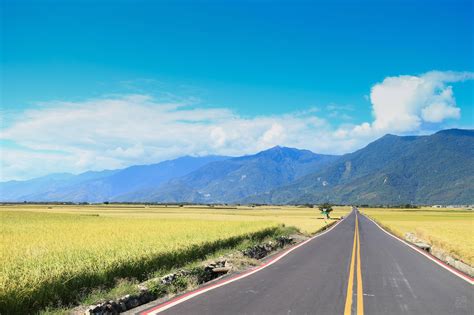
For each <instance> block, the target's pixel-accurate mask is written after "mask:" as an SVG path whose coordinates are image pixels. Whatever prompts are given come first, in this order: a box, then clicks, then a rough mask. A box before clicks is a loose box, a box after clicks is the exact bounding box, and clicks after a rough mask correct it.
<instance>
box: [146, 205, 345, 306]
mask: <svg viewBox="0 0 474 315" xmlns="http://www.w3.org/2000/svg"><path fill="white" fill-rule="evenodd" d="M350 214H351V213H349V214H348V215H346V216H345V217H344V218H343V219H342V220H339V221H338V222H337V223H336V224H334V225H332V226H331V227H330V228H328V229H327V230H325V231H323V232H321V233H318V234H316V235H315V236H313V237H311V238H309V239H307V240H306V241H303V242H301V243H299V244H298V245H295V246H293V247H291V248H290V249H288V250H287V251H286V252H283V253H282V254H280V256H277V257H276V258H275V259H273V260H271V261H269V262H267V263H265V264H264V265H262V266H260V267H257V268H256V269H254V270H252V271H250V272H247V273H244V274H242V275H240V276H236V277H235V278H231V279H228V280H224V281H222V282H220V283H217V284H215V285H213V286H210V287H208V288H203V289H201V290H199V289H198V290H199V291H196V292H194V293H191V294H189V295H188V296H185V297H183V298H181V299H179V298H178V300H176V301H175V302H171V303H169V304H167V305H164V306H163V307H161V308H159V309H157V310H153V311H149V312H146V311H144V312H140V314H147V315H155V314H158V313H161V312H163V311H165V310H167V309H169V308H171V307H173V306H176V305H178V304H180V303H183V302H185V301H187V300H190V299H192V298H194V297H196V296H198V295H201V294H203V293H206V292H208V291H211V290H213V289H216V288H219V287H222V286H224V285H226V284H229V283H232V282H234V281H237V280H241V279H243V278H246V277H248V276H250V275H253V274H254V273H256V272H258V271H260V270H263V269H265V268H267V267H268V266H271V265H273V264H274V263H276V262H277V261H279V260H280V259H282V258H283V257H285V256H286V255H288V254H289V253H291V252H292V251H294V250H295V249H297V248H299V247H301V246H303V245H305V244H307V243H308V242H310V241H312V240H314V239H316V238H318V237H320V236H323V235H324V234H326V233H328V232H330V231H332V230H333V229H334V228H335V227H336V226H338V225H339V223H341V222H342V221H344V220H345V219H346V218H347V217H348V216H349V215H350Z"/></svg>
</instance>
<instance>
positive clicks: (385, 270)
mask: <svg viewBox="0 0 474 315" xmlns="http://www.w3.org/2000/svg"><path fill="white" fill-rule="evenodd" d="M473 294H474V290H473V286H472V285H471V284H469V283H468V282H466V281H465V280H463V279H461V278H459V277H458V276H456V275H454V274H452V273H451V272H449V271H447V270H445V269H444V268H442V267H440V266H439V265H437V264H435V263H434V262H432V261H431V260H429V259H428V258H426V257H424V256H423V255H421V254H419V253H417V252H416V251H415V250H413V249H411V248H409V247H408V246H406V245H404V244H403V243H401V242H400V241H398V240H396V239H394V238H393V237H391V236H390V235H388V234H386V233H385V232H383V231H382V230H381V229H379V228H378V227H377V226H376V225H375V224H374V223H373V222H372V221H370V220H369V219H367V218H366V217H364V216H363V215H361V214H360V213H356V212H355V211H353V212H352V213H351V214H350V215H349V216H348V217H347V218H346V219H345V220H343V221H342V222H340V223H339V224H338V225H337V226H336V227H334V228H333V229H332V230H331V231H329V232H327V233H326V234H324V235H321V236H320V237H318V238H315V239H313V240H311V241H309V242H308V243H306V244H305V245H303V246H301V247H299V248H296V249H295V250H293V251H292V252H291V253H289V254H288V255H286V256H285V257H283V258H281V259H280V260H278V261H277V262H275V263H273V264H272V265H270V266H268V267H266V268H264V269H262V270H260V271H258V272H256V273H254V274H252V275H250V276H248V277H245V278H243V279H240V280H237V281H234V282H232V283H229V284H226V285H223V286H221V287H218V288H215V289H213V290H210V291H207V292H205V293H202V294H200V295H197V296H195V297H193V298H190V299H188V300H185V301H183V302H181V303H179V304H177V305H174V306H172V307H170V308H168V309H165V310H162V309H160V308H158V309H157V307H153V308H151V309H148V311H145V312H142V313H141V314H156V313H157V312H158V311H161V312H160V314H272V315H274V314H325V315H326V314H358V315H361V314H371V315H372V314H374V315H375V314H443V315H444V314H474V297H473Z"/></svg>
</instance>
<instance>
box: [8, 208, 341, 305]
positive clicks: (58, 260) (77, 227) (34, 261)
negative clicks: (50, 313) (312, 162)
mask: <svg viewBox="0 0 474 315" xmlns="http://www.w3.org/2000/svg"><path fill="white" fill-rule="evenodd" d="M348 210H349V209H348V208H340V209H336V210H335V211H334V214H333V216H340V215H343V214H345V213H347V212H348ZM0 222H2V223H1V229H0V241H1V242H0V266H1V267H0V268H1V269H0V313H22V312H23V313H25V312H29V311H31V310H40V309H44V308H45V307H61V306H63V307H64V306H68V305H69V304H70V303H75V302H77V301H78V300H79V299H81V297H84V296H87V295H88V294H89V295H90V294H91V291H93V290H94V289H95V290H97V288H102V287H104V288H107V287H111V286H113V285H114V284H115V283H116V282H117V279H124V278H125V279H130V278H135V279H137V280H144V279H146V278H148V276H150V275H152V274H157V273H160V271H165V270H169V269H172V268H176V267H180V266H184V265H186V264H188V263H190V262H193V261H198V260H201V259H204V258H206V257H207V256H208V255H210V254H212V253H215V252H218V251H220V250H222V249H226V248H235V247H236V246H238V245H239V244H242V243H243V242H245V241H246V240H249V239H263V238H265V237H268V236H269V235H272V234H275V233H278V231H280V230H281V224H286V225H292V226H295V227H296V228H298V229H300V230H301V231H302V232H304V233H308V234H309V233H313V232H315V231H317V230H319V229H321V228H322V227H323V226H324V225H325V224H327V223H329V222H328V221H326V220H323V219H321V216H320V215H319V214H318V212H317V211H316V209H308V208H298V207H257V208H250V207H237V208H231V207H229V208H219V209H217V208H210V207H203V206H200V207H199V206H188V207H182V208H180V207H163V206H159V207H158V206H127V205H99V206H97V205H95V206H51V205H49V206H48V205H14V206H2V207H0Z"/></svg>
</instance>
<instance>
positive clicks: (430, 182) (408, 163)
mask: <svg viewBox="0 0 474 315" xmlns="http://www.w3.org/2000/svg"><path fill="white" fill-rule="evenodd" d="M246 201H247V202H262V203H319V202H324V201H329V202H333V203H343V204H405V203H412V204H473V203H474V131H473V130H460V129H450V130H444V131H440V132H437V133H435V134H433V135H430V136H405V137H399V136H394V135H386V136H384V137H382V138H380V139H378V140H376V141H374V142H372V143H370V144H369V145H367V146H366V147H365V148H363V149H361V150H359V151H356V152H354V153H350V154H346V155H344V156H342V157H341V158H340V159H338V160H337V161H336V162H334V163H333V164H331V165H328V167H326V168H324V169H321V170H319V171H317V172H314V173H312V174H310V175H308V176H305V177H303V178H301V179H299V180H297V181H295V182H294V183H292V184H290V185H287V186H285V187H281V188H277V189H275V190H273V191H271V192H270V193H267V194H262V195H259V196H254V197H252V198H247V200H246Z"/></svg>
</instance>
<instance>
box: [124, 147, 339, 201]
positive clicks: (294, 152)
mask: <svg viewBox="0 0 474 315" xmlns="http://www.w3.org/2000/svg"><path fill="white" fill-rule="evenodd" d="M335 159H337V157H336V156H330V155H319V154H315V153H313V152H311V151H308V150H298V149H292V148H285V147H279V146H277V147H274V148H271V149H269V150H266V151H262V152H260V153H258V154H255V155H249V156H243V157H237V158H232V159H228V160H225V161H220V162H214V163H210V164H208V165H205V166H204V167H202V168H200V169H198V170H196V171H194V172H192V173H190V174H188V175H186V176H184V177H182V178H179V179H176V180H172V181H170V182H169V183H167V184H166V185H163V186H162V187H160V189H157V190H154V191H151V190H148V191H142V192H137V193H136V194H135V195H134V196H131V195H128V196H127V197H128V198H130V199H132V200H135V201H159V202H236V201H239V200H242V199H244V198H246V197H248V196H251V195H254V194H258V193H262V192H266V191H270V190H271V189H274V188H276V187H279V186H282V185H286V184H288V183H291V182H292V181H294V180H295V179H297V178H300V177H302V176H304V175H306V174H309V173H311V172H315V171H317V170H319V169H321V168H322V167H324V166H325V165H327V164H328V163H330V162H332V161H334V160H335Z"/></svg>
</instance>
